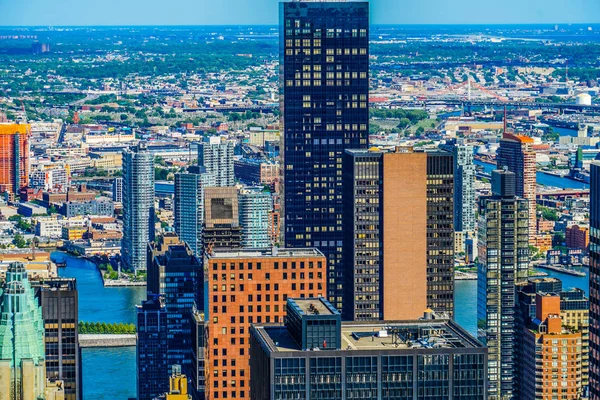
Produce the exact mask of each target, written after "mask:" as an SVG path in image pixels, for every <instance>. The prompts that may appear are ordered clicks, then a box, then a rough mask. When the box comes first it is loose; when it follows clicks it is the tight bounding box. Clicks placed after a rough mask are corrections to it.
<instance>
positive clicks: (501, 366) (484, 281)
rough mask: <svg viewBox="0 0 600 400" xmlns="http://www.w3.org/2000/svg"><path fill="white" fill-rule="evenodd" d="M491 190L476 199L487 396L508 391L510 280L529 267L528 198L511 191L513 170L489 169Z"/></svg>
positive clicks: (510, 368)
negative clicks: (487, 380) (478, 200)
mask: <svg viewBox="0 0 600 400" xmlns="http://www.w3.org/2000/svg"><path fill="white" fill-rule="evenodd" d="M492 194H493V195H492V196H491V197H489V198H483V199H482V200H481V213H480V219H479V240H478V244H479V252H478V253H479V263H478V266H477V267H478V281H477V286H478V295H477V327H478V337H479V339H480V340H481V341H482V342H483V343H485V344H486V345H487V347H488V349H489V350H488V359H489V363H488V379H489V390H488V396H489V398H490V400H499V399H504V398H510V397H512V396H513V380H514V379H513V378H514V376H513V375H514V364H515V350H514V341H515V335H514V329H515V316H514V314H515V305H516V301H515V286H516V284H518V283H519V282H523V281H525V280H526V279H527V275H528V271H529V241H528V222H529V215H528V209H529V204H528V202H527V200H525V199H522V198H520V197H517V196H516V195H515V174H514V173H512V172H510V171H499V170H497V171H493V172H492Z"/></svg>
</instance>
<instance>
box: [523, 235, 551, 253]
mask: <svg viewBox="0 0 600 400" xmlns="http://www.w3.org/2000/svg"><path fill="white" fill-rule="evenodd" d="M530 238H531V235H530ZM533 239H534V242H533V244H532V246H534V247H536V248H537V249H538V250H539V251H540V252H541V253H546V252H547V251H548V250H552V235H549V234H544V235H534V236H533ZM529 243H531V241H530V242H529Z"/></svg>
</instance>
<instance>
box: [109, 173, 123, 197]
mask: <svg viewBox="0 0 600 400" xmlns="http://www.w3.org/2000/svg"><path fill="white" fill-rule="evenodd" d="M112 195H113V196H112V199H113V201H114V202H115V203H123V178H115V180H114V181H113V192H112Z"/></svg>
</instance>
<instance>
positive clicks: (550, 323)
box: [519, 294, 582, 400]
mask: <svg viewBox="0 0 600 400" xmlns="http://www.w3.org/2000/svg"><path fill="white" fill-rule="evenodd" d="M535 303H536V318H535V319H534V320H533V321H532V322H531V323H530V325H529V327H528V328H526V329H524V332H523V335H522V339H521V340H523V354H522V359H521V360H520V362H522V363H523V364H522V365H523V368H522V369H521V371H522V372H523V376H521V377H519V379H521V380H522V386H521V387H522V393H520V396H519V398H521V399H523V400H538V399H539V400H552V399H557V398H558V399H564V400H571V399H579V398H581V395H582V377H581V367H582V358H581V345H582V337H581V332H575V331H572V330H569V329H567V328H565V327H564V326H563V320H562V318H561V311H560V296H559V295H556V294H548V295H542V294H537V295H536V300H535Z"/></svg>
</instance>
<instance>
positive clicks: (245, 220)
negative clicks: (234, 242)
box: [238, 188, 273, 249]
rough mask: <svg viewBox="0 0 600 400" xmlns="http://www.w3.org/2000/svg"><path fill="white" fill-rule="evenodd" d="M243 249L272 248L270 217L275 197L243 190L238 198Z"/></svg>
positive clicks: (260, 191) (256, 191) (259, 190)
mask: <svg viewBox="0 0 600 400" xmlns="http://www.w3.org/2000/svg"><path fill="white" fill-rule="evenodd" d="M238 202H239V208H240V210H239V214H240V227H241V230H242V247H244V248H255V249H259V248H265V247H270V246H271V240H270V235H269V216H270V213H271V212H272V210H273V196H271V193H270V192H265V191H263V190H262V188H259V189H243V190H241V191H240V193H239V196H238Z"/></svg>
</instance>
